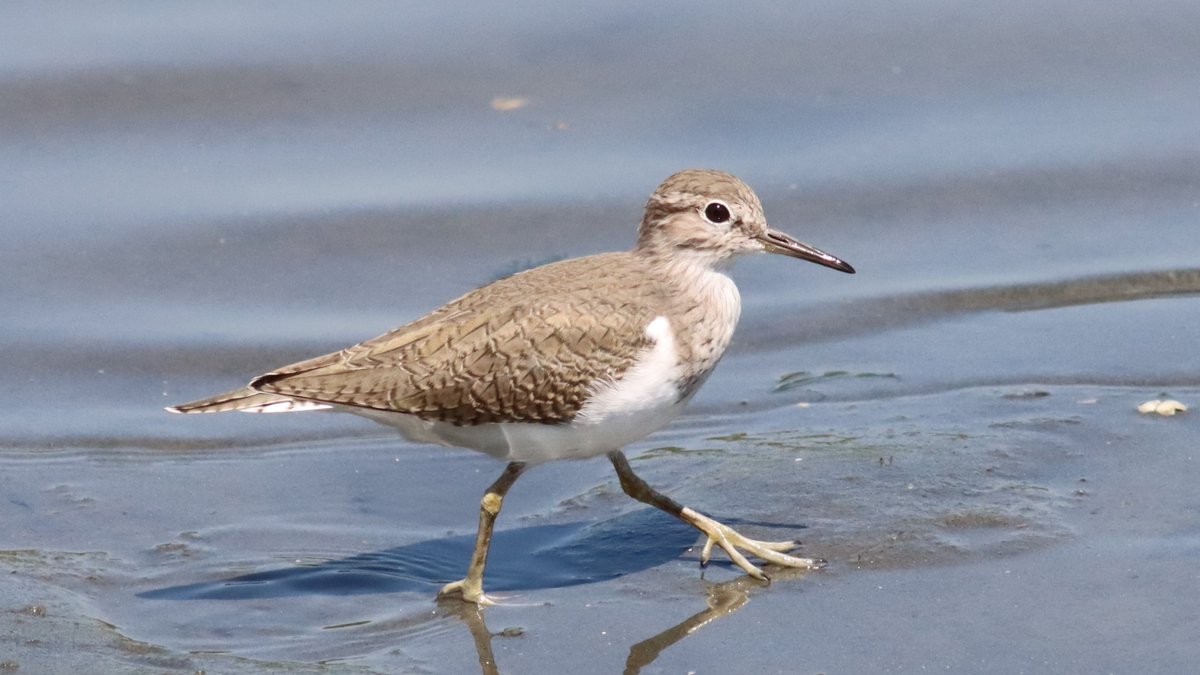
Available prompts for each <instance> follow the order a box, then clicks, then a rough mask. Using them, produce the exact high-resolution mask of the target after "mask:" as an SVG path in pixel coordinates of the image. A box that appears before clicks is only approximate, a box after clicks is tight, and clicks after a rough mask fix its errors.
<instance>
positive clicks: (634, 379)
mask: <svg viewBox="0 0 1200 675" xmlns="http://www.w3.org/2000/svg"><path fill="white" fill-rule="evenodd" d="M646 337H648V338H650V339H651V340H653V341H654V346H653V347H651V348H650V349H648V350H646V351H645V352H643V353H642V355H641V357H640V358H639V359H638V360H637V362H636V363H634V364H633V367H631V368H630V369H629V370H627V371H626V372H625V375H624V377H622V378H621V379H620V380H617V381H616V382H606V383H604V384H601V385H599V386H597V387H596V391H595V392H594V393H593V395H592V397H591V398H589V399H588V402H587V404H586V405H584V406H583V408H582V409H581V410H580V411H579V414H578V415H577V418H578V421H579V422H580V423H582V424H596V423H599V422H603V421H605V420H606V419H608V418H610V417H613V416H620V415H630V414H635V413H636V414H638V415H639V416H640V415H641V414H645V413H649V414H651V415H653V414H654V412H655V411H656V410H658V409H660V408H673V407H674V406H675V404H676V403H677V402H678V399H679V390H678V389H677V388H676V382H677V381H678V379H679V352H678V350H677V349H676V345H675V331H674V330H672V329H671V322H670V321H668V320H667V317H665V316H659V317H656V318H655V319H654V320H653V321H651V322H650V323H649V324H648V325H647V326H646Z"/></svg>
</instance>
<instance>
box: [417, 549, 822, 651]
mask: <svg viewBox="0 0 1200 675" xmlns="http://www.w3.org/2000/svg"><path fill="white" fill-rule="evenodd" d="M769 573H770V574H771V577H772V579H773V583H779V582H783V581H788V580H791V579H798V578H800V577H803V576H804V575H806V574H808V570H801V569H790V568H788V569H783V568H774V569H770V570H769ZM766 587H767V584H764V583H762V582H760V581H756V580H754V579H752V578H750V577H748V576H739V577H737V578H736V579H732V580H729V581H723V582H719V583H711V582H709V583H707V586H706V588H705V591H706V593H707V605H708V606H707V607H705V608H704V609H702V610H701V611H699V612H696V613H695V614H692V615H691V616H689V617H687V618H686V619H684V620H683V621H680V622H679V623H677V624H675V625H673V626H671V627H669V628H667V629H666V630H663V631H661V632H659V633H656V634H655V635H652V636H650V637H648V638H646V639H645V640H642V641H641V642H638V643H636V644H634V645H632V646H630V648H629V655H628V656H627V657H626V659H625V675H636V674H637V673H640V672H641V671H642V668H645V667H646V666H648V665H650V664H652V663H654V661H655V660H656V659H657V658H658V657H659V655H661V654H662V653H663V652H664V651H666V650H667V649H668V648H670V647H671V646H673V645H674V644H675V643H677V642H679V641H680V640H682V639H684V638H686V637H688V636H690V635H693V634H695V633H696V632H697V631H699V630H700V629H701V628H704V627H705V626H707V625H708V624H710V623H712V622H714V621H716V620H718V619H721V618H724V617H726V616H729V615H730V614H733V613H734V612H736V611H738V610H739V609H741V608H742V607H745V606H746V604H747V603H749V602H750V596H751V593H753V592H755V591H759V590H762V589H765V588H766ZM439 605H441V607H442V608H443V609H444V610H446V611H447V613H449V614H451V615H452V616H455V617H456V618H458V619H459V620H460V621H462V622H463V623H464V624H466V626H467V630H468V631H470V633H471V639H472V640H474V642H475V652H476V654H477V655H478V657H479V668H480V671H481V672H482V673H483V675H499V673H500V669H499V666H498V665H497V663H496V656H495V653H494V652H493V650H492V639H493V638H495V637H498V636H501V635H503V633H493V632H492V631H491V630H489V629H488V627H487V619H486V617H485V613H486V611H487V609H486V608H483V607H480V606H478V605H474V604H470V603H464V602H461V601H458V600H455V599H448V600H442V601H439Z"/></svg>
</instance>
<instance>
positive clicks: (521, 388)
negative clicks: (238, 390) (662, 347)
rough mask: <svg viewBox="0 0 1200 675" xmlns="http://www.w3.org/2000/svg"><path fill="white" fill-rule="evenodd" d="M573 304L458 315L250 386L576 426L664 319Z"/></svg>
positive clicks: (465, 419) (597, 303)
mask: <svg viewBox="0 0 1200 675" xmlns="http://www.w3.org/2000/svg"><path fill="white" fill-rule="evenodd" d="M571 300H572V299H571V298H570V297H569V295H568V296H565V297H564V296H558V297H553V298H550V299H547V300H544V301H534V302H530V301H525V302H518V303H513V304H511V305H509V306H506V307H503V308H500V310H499V311H497V308H496V307H494V306H492V307H488V308H487V309H486V311H481V310H465V311H459V312H448V313H445V314H444V315H443V316H441V317H437V318H436V320H432V321H429V320H422V321H420V322H418V323H417V324H413V325H411V326H406V327H404V328H400V329H397V330H395V331H393V332H391V333H388V334H386V335H382V336H380V337H378V338H375V339H374V340H370V341H368V342H364V343H362V344H359V345H356V346H354V347H351V348H349V349H345V350H343V351H341V352H338V353H335V354H330V355H328V356H325V357H320V358H317V359H313V360H310V361H306V362H302V363H298V364H296V365H294V366H290V367H287V368H283V369H281V370H278V371H276V372H274V373H269V374H267V375H264V376H262V377H260V378H258V379H256V380H254V381H253V382H252V383H251V384H250V386H251V388H253V389H254V390H256V391H260V392H265V393H270V394H280V395H283V396H290V397H295V398H299V399H304V400H308V401H317V402H322V403H333V404H339V405H347V406H357V407H363V408H373V409H377V410H384V411H394V412H401V413H408V414H411V415H415V416H417V417H420V418H422V419H428V420H438V421H443V422H451V423H454V424H460V425H469V424H483V423H487V422H541V423H559V422H566V421H569V420H571V419H572V418H573V417H574V415H575V414H576V413H577V412H578V411H579V410H580V408H582V407H583V405H584V403H585V401H586V399H587V397H588V396H589V395H590V394H591V393H592V392H593V391H594V390H595V387H596V386H597V385H598V384H599V383H602V382H612V381H615V380H617V379H619V378H620V377H621V376H622V375H623V374H624V373H625V371H626V370H628V369H629V368H630V367H631V366H632V365H633V364H634V363H635V362H636V360H637V358H638V356H639V355H640V354H641V352H642V351H643V350H645V349H646V348H648V347H650V346H651V345H652V341H651V339H650V338H649V337H647V336H646V334H645V328H646V326H647V325H649V324H650V322H651V321H653V320H654V317H655V312H654V311H652V310H651V308H650V307H648V306H647V305H644V304H629V303H621V302H619V301H613V300H607V299H596V298H591V300H592V302H591V304H590V305H589V306H587V307H580V306H579V305H578V304H576V303H573V302H572V301H571ZM431 318H433V317H431Z"/></svg>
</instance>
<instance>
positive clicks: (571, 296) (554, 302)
mask: <svg viewBox="0 0 1200 675" xmlns="http://www.w3.org/2000/svg"><path fill="white" fill-rule="evenodd" d="M758 252H768V253H781V254H784V255H788V256H791V257H795V258H800V259H803V260H808V261H811V262H816V263H819V264H821V265H825V266H827V267H831V268H834V269H837V270H840V271H843V272H853V271H854V270H853V268H851V267H850V266H849V265H847V264H846V263H844V262H842V261H841V260H838V259H837V258H834V257H833V256H830V255H828V254H825V253H823V252H821V251H819V250H817V249H815V248H812V247H810V246H808V245H806V244H802V243H800V242H798V241H796V240H795V239H792V238H791V237H789V236H788V235H786V234H783V233H781V232H778V231H775V230H771V229H769V228H768V227H767V224H766V218H765V217H764V216H763V211H762V205H761V204H760V203H759V200H758V197H756V196H755V195H754V192H753V191H751V190H750V188H749V187H747V186H746V184H745V183H743V182H742V181H740V180H738V179H737V178H734V177H733V176H730V175H729V174H725V173H721V172H718V171H703V170H690V171H683V172H680V173H678V174H675V175H674V176H671V177H670V178H668V179H667V180H666V181H664V182H663V183H662V185H660V186H659V187H658V189H657V190H656V191H655V192H654V194H653V195H651V197H650V200H649V202H648V203H647V204H646V212H645V216H644V217H643V219H642V223H641V227H640V228H639V230H638V239H637V245H636V246H635V247H634V249H633V250H632V251H629V252H625V253H605V254H601V255H593V256H588V257H584V258H576V259H574V260H566V261H563V262H558V263H553V264H550V265H545V266H542V267H538V268H536V269H533V270H529V271H527V272H522V273H520V274H516V275H513V276H511V277H508V278H506V279H502V280H500V281H497V282H495V283H492V284H489V285H488V286H485V287H483V288H480V289H479V290H476V291H472V292H470V293H468V294H466V295H464V296H462V297H460V298H458V299H457V300H454V301H452V302H450V303H448V304H446V305H445V306H443V307H440V308H438V309H437V310H434V311H433V312H432V313H430V314H429V315H427V316H425V317H423V318H421V319H418V320H417V321H414V322H412V323H410V324H408V325H406V326H403V327H400V328H397V329H395V330H393V331H391V332H390V333H387V334H385V335H381V336H379V337H377V338H374V339H372V340H368V341H366V342H363V343H361V344H358V345H355V346H353V347H349V348H347V349H343V350H342V351H340V352H335V353H332V354H327V355H325V356H320V357H317V358H314V359H310V360H308V361H301V362H300V363H296V364H293V365H290V366H286V367H283V368H280V369H278V370H275V371H272V372H270V373H267V374H265V375H262V376H260V377H258V378H255V379H254V380H252V381H251V382H250V384H249V385H248V386H247V387H245V388H242V389H238V390H235V391H232V392H229V393H226V394H221V395H219V396H214V397H212V398H208V399H204V400H201V401H197V402H194V403H188V404H185V405H180V406H177V407H175V408H171V409H170V410H172V411H174V412H186V413H192V412H222V411H227V410H245V411H247V412H276V411H292V410H311V409H319V408H333V409H336V410H343V411H348V412H356V413H358V414H361V415H364V416H366V417H369V418H371V419H375V420H377V421H380V422H383V423H386V424H390V425H392V426H395V427H397V428H398V429H400V431H401V433H403V434H404V435H405V436H407V437H409V438H411V439H414V440H419V441H434V442H439V443H445V444H449V445H459V446H462V447H468V448H473V449H476V450H479V451H481V452H486V453H488V454H490V455H492V456H495V457H498V458H501V459H507V460H509V465H508V468H507V469H506V470H505V472H504V474H503V475H502V476H501V477H500V478H499V479H498V480H497V481H496V482H495V483H494V484H493V485H492V486H491V487H490V488H489V490H488V492H487V494H485V495H484V499H483V502H482V503H481V513H480V527H479V535H478V539H477V542H476V549H475V555H474V557H473V558H472V562H471V566H470V569H469V571H468V574H467V577H466V578H465V579H463V580H462V581H458V582H454V583H452V584H448V585H447V586H446V587H445V588H444V589H443V591H442V594H443V595H446V594H461V596H462V598H463V599H464V600H468V601H471V602H480V603H487V602H490V600H489V599H488V598H487V596H485V595H484V593H483V586H482V579H483V569H484V564H485V563H486V558H487V551H488V546H489V542H490V539H491V532H492V523H493V522H494V520H495V517H496V515H497V513H498V512H499V510H500V504H501V501H502V499H503V496H504V494H505V493H506V492H507V491H508V489H509V487H511V485H512V484H513V482H515V481H516V480H517V478H518V477H519V476H520V474H521V473H522V472H523V471H524V470H525V468H526V466H527V465H528V464H529V463H535V462H540V461H547V460H553V459H565V458H583V457H590V456H595V455H597V454H603V453H607V454H608V455H609V458H610V459H611V461H612V463H613V466H614V467H615V468H616V470H617V474H618V476H619V477H620V479H621V485H622V487H623V488H624V489H625V491H626V492H628V493H629V494H630V495H631V496H633V497H635V498H637V499H639V500H642V501H644V502H647V503H649V504H653V505H654V506H656V507H658V508H661V509H663V510H666V511H667V512H669V513H672V514H673V515H675V516H677V517H679V518H680V519H682V520H684V521H686V522H689V523H691V524H692V525H694V526H696V527H697V528H698V529H700V530H701V531H703V532H704V533H705V534H706V535H707V536H708V538H709V539H708V544H707V545H706V547H705V551H704V554H703V555H702V560H704V561H705V562H707V560H708V555H709V552H710V551H711V549H712V546H713V545H714V544H715V545H719V546H721V547H722V548H723V549H724V550H725V551H726V552H727V553H728V554H729V555H730V557H731V558H732V559H733V560H734V562H735V563H737V564H738V565H739V566H740V567H742V569H744V570H746V572H747V573H749V574H751V575H753V576H755V577H758V578H765V577H764V575H763V573H762V571H761V570H760V569H758V568H757V567H755V566H754V565H753V564H751V563H750V562H749V561H747V560H746V558H745V556H744V555H742V554H741V553H740V552H739V550H738V549H745V550H747V551H750V552H752V553H754V554H755V555H758V556H759V557H761V558H764V559H766V560H769V561H771V562H775V563H777V564H782V565H790V566H794V567H812V566H814V565H815V564H816V563H815V562H814V561H812V560H809V559H806V558H796V557H793V556H790V555H785V554H784V553H783V551H786V550H790V549H792V548H794V543H793V542H759V541H754V540H751V539H746V538H745V537H742V536H741V535H740V534H738V533H737V532H735V531H733V530H732V529H730V528H728V527H726V526H725V525H722V524H721V523H718V522H716V521H714V520H712V519H710V518H708V517H706V516H704V515H702V514H699V513H697V512H695V511H693V510H691V509H688V508H685V507H683V506H681V505H679V504H678V503H676V502H674V501H672V500H670V499H669V498H667V497H665V496H663V495H661V494H659V493H658V492H656V491H654V490H653V489H652V488H650V487H649V486H648V485H646V484H645V483H644V482H642V481H641V479H640V478H638V477H637V476H636V475H635V474H633V472H632V470H631V469H630V468H629V465H628V463H627V462H626V461H625V458H624V455H622V454H621V452H620V448H621V447H623V446H624V445H625V444H626V443H629V442H631V441H633V440H636V439H638V438H640V437H642V436H644V435H646V434H648V433H651V432H652V431H654V430H655V429H658V428H661V427H662V426H663V425H665V424H667V423H668V422H669V421H670V420H671V418H672V417H674V416H675V415H676V414H678V412H679V410H680V409H681V408H682V407H683V405H684V404H685V403H686V402H687V401H688V399H690V398H691V396H692V395H693V394H694V393H695V391H696V389H697V388H698V387H699V386H700V385H701V384H702V383H703V382H704V380H705V379H706V378H707V377H708V375H709V373H711V372H712V370H713V368H715V367H716V365H717V362H718V361H720V359H721V355H722V354H723V353H724V351H725V348H726V347H727V346H728V345H729V341H730V339H731V338H732V336H733V331H734V328H735V327H736V325H737V321H738V315H739V313H740V308H741V301H740V298H739V296H738V291H737V287H736V286H735V285H734V283H733V281H732V280H731V279H730V278H729V277H728V276H727V275H726V274H725V269H726V268H727V267H728V265H729V263H730V262H731V261H732V260H733V259H734V258H735V257H737V256H738V255H742V254H746V253H758Z"/></svg>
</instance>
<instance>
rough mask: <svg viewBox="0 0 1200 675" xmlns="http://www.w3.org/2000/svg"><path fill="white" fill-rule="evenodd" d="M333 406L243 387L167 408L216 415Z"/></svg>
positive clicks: (294, 410)
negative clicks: (217, 413)
mask: <svg viewBox="0 0 1200 675" xmlns="http://www.w3.org/2000/svg"><path fill="white" fill-rule="evenodd" d="M331 407H332V406H329V405H326V404H324V403H317V402H315V401H298V400H296V399H294V398H289V397H287V396H281V395H279V394H266V393H263V392H261V391H255V390H253V389H251V388H250V387H243V388H241V389H236V390H234V391H230V392H226V393H224V394H218V395H216V396H211V397H209V398H206V399H201V400H199V401H192V402H191V403H184V404H182V405H175V406H171V407H169V408H167V411H168V412H173V413H216V412H228V411H230V410H238V411H241V412H252V413H274V412H299V411H301V410H326V409H328V408H331Z"/></svg>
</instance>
